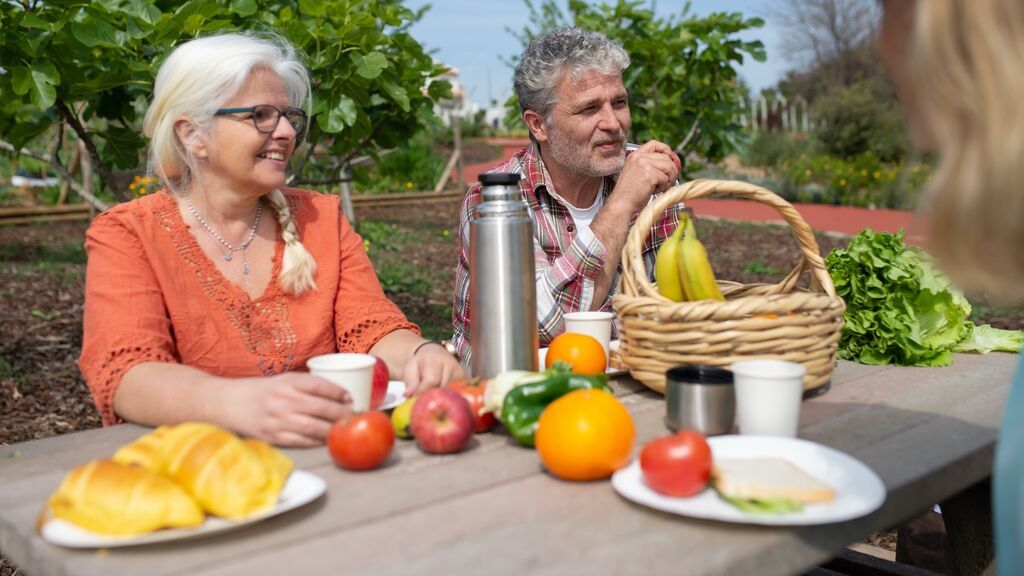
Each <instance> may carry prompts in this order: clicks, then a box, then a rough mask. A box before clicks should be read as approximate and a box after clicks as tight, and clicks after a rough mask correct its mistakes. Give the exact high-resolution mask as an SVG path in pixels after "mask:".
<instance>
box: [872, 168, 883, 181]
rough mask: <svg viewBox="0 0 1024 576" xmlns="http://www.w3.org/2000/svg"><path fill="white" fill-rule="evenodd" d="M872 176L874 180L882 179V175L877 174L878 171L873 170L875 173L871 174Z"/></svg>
mask: <svg viewBox="0 0 1024 576" xmlns="http://www.w3.org/2000/svg"><path fill="white" fill-rule="evenodd" d="M873 176H874V177H875V180H878V179H879V178H881V177H882V173H881V172H879V171H878V170H875V173H874V174H873Z"/></svg>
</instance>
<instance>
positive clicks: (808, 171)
mask: <svg viewBox="0 0 1024 576" xmlns="http://www.w3.org/2000/svg"><path fill="white" fill-rule="evenodd" d="M810 175H811V169H810V168H808V169H806V170H804V176H810Z"/></svg>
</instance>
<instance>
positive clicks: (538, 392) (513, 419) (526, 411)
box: [501, 362, 612, 448]
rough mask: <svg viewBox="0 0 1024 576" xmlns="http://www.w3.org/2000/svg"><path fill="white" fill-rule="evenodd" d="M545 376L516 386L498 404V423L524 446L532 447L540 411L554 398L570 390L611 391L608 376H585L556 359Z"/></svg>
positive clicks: (545, 372)
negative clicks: (575, 372) (499, 409)
mask: <svg viewBox="0 0 1024 576" xmlns="http://www.w3.org/2000/svg"><path fill="white" fill-rule="evenodd" d="M544 374H545V375H546V378H544V379H543V380H538V381H536V382H530V383H528V384H522V385H520V386H516V387H515V388H513V389H512V390H510V391H509V393H508V394H507V395H505V401H504V403H503V404H502V406H501V422H502V423H503V424H504V425H505V428H506V429H508V431H509V434H511V435H512V437H513V438H515V439H516V440H517V441H518V442H519V443H520V444H522V445H523V446H529V447H530V448H533V437H534V434H535V433H536V432H537V422H538V420H540V414H541V412H543V411H544V409H545V408H547V407H548V404H551V403H552V402H554V401H555V400H557V399H559V398H561V397H562V396H564V395H566V394H568V393H569V392H572V391H573V390H592V389H598V390H604V391H605V392H609V393H610V392H611V391H612V390H611V388H610V387H609V386H608V384H607V380H608V376H607V375H605V374H599V375H597V376H584V375H582V374H573V373H572V370H571V369H570V367H569V365H568V364H565V363H564V362H556V363H555V365H554V366H552V367H551V368H548V369H547V370H545V371H544Z"/></svg>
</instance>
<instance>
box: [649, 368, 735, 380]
mask: <svg viewBox="0 0 1024 576" xmlns="http://www.w3.org/2000/svg"><path fill="white" fill-rule="evenodd" d="M665 376H666V377H667V378H668V379H669V380H671V381H673V382H695V383H698V384H732V371H731V370H727V369H725V368H718V367H716V366H703V365H691V364H684V365H682V366H676V367H675V368H669V370H668V371H667V372H665Z"/></svg>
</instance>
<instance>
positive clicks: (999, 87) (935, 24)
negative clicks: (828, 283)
mask: <svg viewBox="0 0 1024 576" xmlns="http://www.w3.org/2000/svg"><path fill="white" fill-rule="evenodd" d="M881 4H882V7H883V10H884V16H883V19H882V26H881V30H880V32H879V36H878V48H879V52H880V54H881V56H882V60H883V61H884V62H885V65H886V67H887V68H888V69H889V72H890V74H891V75H892V77H893V79H894V80H895V82H896V87H897V91H898V93H899V97H900V100H901V101H902V102H903V104H904V107H905V108H906V110H907V118H908V126H909V130H910V134H911V137H912V138H913V140H914V143H915V144H916V145H917V146H919V147H921V148H924V149H928V150H933V151H935V152H936V153H937V154H938V157H939V165H938V167H937V169H936V171H935V176H934V177H933V179H932V182H931V184H930V187H929V190H928V194H927V196H926V200H925V202H926V207H927V208H929V211H930V213H931V214H930V217H931V223H930V227H931V232H932V233H931V234H930V235H929V244H930V246H931V248H932V250H933V251H934V252H935V253H936V254H937V255H938V256H939V258H940V260H941V261H942V263H943V265H944V267H945V268H946V270H947V271H948V272H949V273H950V275H951V276H952V278H953V279H954V280H956V281H957V282H958V283H960V284H961V285H962V286H964V287H965V288H973V289H982V290H985V291H987V292H989V293H991V294H993V295H995V296H999V297H1002V298H1004V299H1005V300H1007V301H1013V302H1020V301H1021V300H1024V226H1022V225H1021V223H1020V221H1021V219H1022V218H1024V80H1021V72H1022V71H1024V2H1021V0H976V1H974V2H956V1H953V0H884V1H882V2H881ZM993 512H994V517H995V528H996V529H995V537H996V560H997V563H998V567H999V573H1000V574H1024V360H1022V364H1021V366H1020V367H1019V368H1018V370H1017V374H1016V376H1015V378H1014V382H1013V385H1012V388H1011V390H1010V396H1009V399H1008V401H1007V405H1006V412H1005V415H1004V417H1003V426H1002V430H1001V432H1000V434H999V441H998V443H997V447H996V462H995V469H994V471H993Z"/></svg>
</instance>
